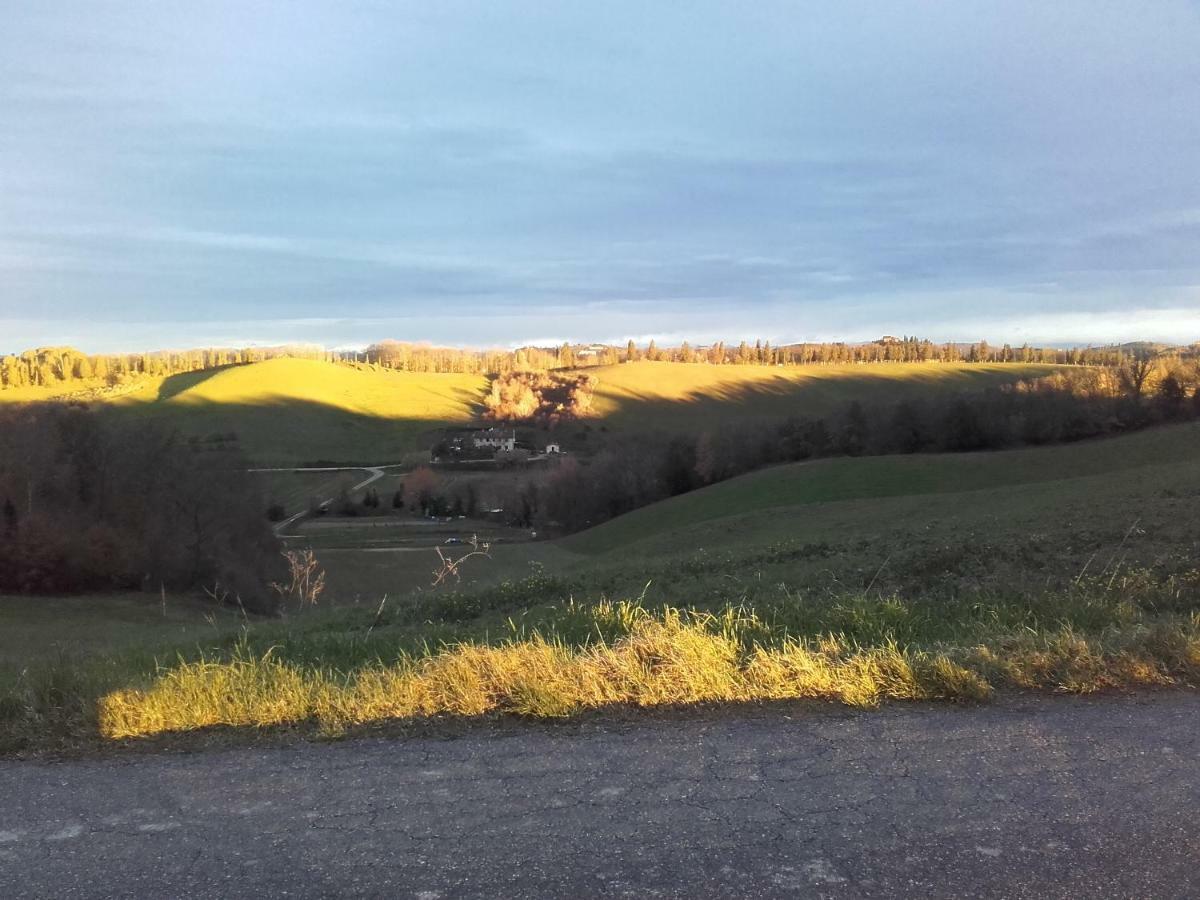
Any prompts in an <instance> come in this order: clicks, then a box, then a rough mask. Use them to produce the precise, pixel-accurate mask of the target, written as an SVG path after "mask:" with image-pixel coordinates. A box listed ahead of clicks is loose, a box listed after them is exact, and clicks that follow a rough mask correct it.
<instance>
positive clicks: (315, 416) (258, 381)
mask: <svg viewBox="0 0 1200 900" xmlns="http://www.w3.org/2000/svg"><path fill="white" fill-rule="evenodd" d="M486 385H487V381H486V379H485V378H483V377H482V376H477V375H439V374H415V373H407V372H393V371H384V370H375V369H356V368H353V367H350V366H346V365H339V364H334V363H326V362H318V361H315V360H306V359H290V358H281V359H273V360H268V361H267V362H261V363H253V364H251V365H244V366H231V367H227V368H223V369H215V370H211V371H206V372H193V373H188V374H185V375H176V376H172V377H170V378H167V379H164V380H161V381H158V382H152V383H148V384H146V385H145V386H143V387H142V388H141V389H139V390H138V391H136V392H134V393H131V394H128V395H125V396H122V397H118V398H116V399H115V400H114V401H113V403H112V406H113V409H114V411H122V412H128V413H135V414H139V415H148V416H154V417H157V418H161V419H162V420H163V421H164V422H167V423H169V424H171V425H175V426H178V427H179V428H180V430H181V431H183V432H184V433H185V434H187V435H194V436H196V437H199V438H218V437H220V436H222V435H229V434H236V435H237V439H238V443H239V444H240V446H241V447H242V449H243V450H245V451H246V452H247V453H248V454H249V455H250V456H251V457H252V458H253V459H254V460H255V461H257V462H260V463H263V464H279V465H295V464H301V463H306V462H308V463H312V462H319V461H327V462H384V461H396V460H400V459H401V458H403V456H404V455H405V454H406V453H409V452H414V451H416V450H423V449H425V448H426V446H427V443H428V442H427V441H426V440H425V438H424V437H423V435H425V434H426V433H427V432H429V431H430V430H431V429H434V428H436V427H438V426H441V425H445V424H449V423H455V422H465V421H468V420H470V419H471V418H472V417H473V416H474V415H475V414H476V405H477V404H478V402H479V400H480V398H481V397H482V394H483V391H484V389H485V388H486Z"/></svg>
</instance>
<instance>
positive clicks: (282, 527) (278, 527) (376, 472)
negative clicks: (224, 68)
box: [249, 465, 404, 535]
mask: <svg viewBox="0 0 1200 900" xmlns="http://www.w3.org/2000/svg"><path fill="white" fill-rule="evenodd" d="M402 468H404V466H403V465H388V466H317V467H308V468H294V467H293V468H285V469H250V470H249V471H251V472H370V473H371V474H370V475H369V476H368V477H367V478H366V479H365V480H364V481H360V482H359V483H358V484H356V485H354V486H352V487H351V488H349V491H350V493H351V494H353V493H354V492H355V491H361V490H362V489H363V488H365V487H367V486H369V485H372V484H374V483H375V482H376V481H378V480H379V479H380V478H382V477H383V475H384V472H383V470H384V469H402ZM333 499H334V498H333V497H327V498H323V499H322V500H321V502H322V503H332V502H333ZM306 515H308V510H306V509H305V510H301V511H300V512H298V513H296V514H295V515H294V516H289V517H288V518H286V519H284V520H283V521H282V522H277V523H276V524H275V534H277V535H282V534H283V533H284V532H285V531H287V529H288V526H290V525H292V524H294V523H295V522H297V521H299V520H300V519H303V518H304V517H305V516H306Z"/></svg>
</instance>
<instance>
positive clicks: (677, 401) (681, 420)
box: [584, 360, 1058, 433]
mask: <svg viewBox="0 0 1200 900" xmlns="http://www.w3.org/2000/svg"><path fill="white" fill-rule="evenodd" d="M1056 368H1058V367H1056V366H1050V365H1037V364H1016V363H1003V364H999V363H997V364H978V363H975V364H969V365H968V364H966V363H885V364H875V365H855V364H843V365H813V366H775V367H771V366H737V365H729V366H712V365H708V364H706V363H677V362H651V361H647V360H642V361H639V362H634V363H622V364H620V365H616V366H595V367H591V368H588V369H585V370H584V371H587V372H591V373H592V374H594V375H595V376H596V378H597V379H598V381H599V383H598V385H597V386H596V390H595V393H594V397H593V401H592V407H593V411H594V413H595V415H596V417H597V419H598V420H599V421H600V422H601V423H603V424H604V425H606V426H607V427H609V428H610V429H612V430H615V431H628V432H634V433H644V432H646V431H655V430H661V431H685V432H692V433H696V432H700V431H703V430H705V429H706V428H709V427H712V425H713V424H714V423H718V422H719V423H721V424H722V425H731V424H736V423H737V422H738V421H746V420H756V419H765V418H773V417H785V416H791V415H804V416H825V415H829V414H831V413H837V412H841V411H842V410H844V409H845V407H846V406H847V404H849V403H852V402H853V401H855V400H857V401H860V402H862V403H864V404H873V403H891V402H898V401H901V400H905V399H911V398H915V397H930V396H939V395H944V394H947V393H952V392H956V391H966V390H982V389H984V388H989V387H997V386H1000V385H1003V384H1010V383H1012V382H1013V381H1016V380H1018V379H1021V378H1037V377H1040V376H1043V375H1047V374H1050V373H1052V372H1054V371H1055V370H1056Z"/></svg>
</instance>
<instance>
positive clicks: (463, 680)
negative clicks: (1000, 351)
mask: <svg viewBox="0 0 1200 900" xmlns="http://www.w3.org/2000/svg"><path fill="white" fill-rule="evenodd" d="M618 613H620V614H624V615H626V616H628V617H629V619H628V622H627V626H628V628H627V631H626V633H624V634H622V635H621V636H619V637H616V638H611V639H610V638H606V637H602V636H598V637H597V638H596V639H595V640H592V641H590V642H587V643H584V644H582V645H580V644H571V643H567V642H565V641H563V640H561V639H559V638H555V637H546V636H542V635H540V634H533V635H530V636H526V637H521V638H513V639H508V640H505V641H503V642H501V643H498V644H495V645H488V644H483V643H475V642H472V643H463V644H457V645H452V646H447V647H443V648H441V649H438V650H434V651H432V652H430V653H428V654H426V655H421V656H406V657H404V658H403V659H401V660H399V661H397V662H395V663H392V664H383V663H381V662H379V661H377V660H376V661H373V662H366V663H365V664H364V665H363V666H362V667H360V668H358V669H355V670H352V671H348V670H335V669H325V668H320V667H306V666H303V665H299V664H296V663H293V662H288V661H286V660H284V659H281V658H278V657H276V656H275V655H274V654H272V653H270V652H268V653H264V654H262V655H253V654H250V653H248V652H247V651H246V650H245V648H242V649H240V650H239V651H238V652H237V653H236V654H235V655H234V656H233V658H231V659H228V660H224V661H221V660H203V659H202V660H198V661H193V662H181V663H179V664H178V665H176V666H173V667H171V668H168V669H164V670H162V671H160V672H159V673H157V674H156V675H155V677H154V678H153V679H152V680H151V682H150V684H149V685H148V686H146V687H142V688H131V689H123V690H116V691H112V692H110V693H108V694H107V695H105V696H104V697H103V698H102V699H101V700H100V705H99V729H100V732H101V734H102V735H103V736H105V737H107V738H130V737H139V736H145V735H152V734H158V733H162V732H173V731H188V730H192V729H198V728H205V727H210V726H216V725H226V726H256V727H257V726H272V725H296V724H305V723H307V724H316V725H318V726H320V727H321V728H323V729H326V730H335V731H336V730H339V729H343V728H345V727H348V726H353V725H363V724H368V723H372V722H378V721H381V720H387V719H412V718H424V717H430V716H438V715H451V716H481V715H487V714H493V713H511V714H518V715H525V716H535V717H560V716H567V715H571V714H574V713H578V712H581V711H585V710H594V709H601V708H604V707H609V706H614V705H631V706H637V707H655V706H677V705H686V704H696V703H714V702H716V703H721V702H723V703H735V702H736V703H744V702H755V701H773V700H794V699H812V700H824V701H832V702H837V703H843V704H846V705H849V706H853V707H860V708H870V707H874V706H877V705H879V704H880V703H882V702H886V701H895V700H901V701H903V700H951V701H979V700H985V699H987V698H988V697H989V696H991V694H992V692H993V690H994V689H995V688H996V687H999V686H1014V687H1023V688H1032V689H1052V690H1063V691H1075V692H1087V691H1093V690H1098V689H1101V688H1111V687H1122V686H1134V685H1143V684H1173V683H1179V682H1190V681H1194V680H1195V679H1196V677H1197V676H1198V675H1200V627H1198V626H1197V623H1196V621H1195V620H1193V619H1185V620H1179V621H1176V622H1173V623H1169V624H1168V623H1163V624H1160V625H1156V626H1154V627H1147V628H1141V629H1137V630H1136V631H1135V632H1134V633H1132V634H1128V635H1127V634H1122V633H1120V632H1114V633H1112V634H1109V635H1099V636H1083V635H1080V634H1076V633H1073V632H1071V631H1070V630H1060V631H1056V632H1053V633H1046V634H1041V635H1030V636H1012V637H1009V638H1007V639H1005V638H1000V639H998V640H996V641H995V642H993V643H992V644H991V645H980V646H976V647H941V648H934V649H928V650H924V649H914V648H902V647H900V646H898V645H896V644H895V643H885V644H882V645H879V646H873V647H864V646H859V645H856V644H853V643H850V642H848V641H846V640H845V639H844V638H839V637H836V636H827V637H824V638H819V639H811V638H810V639H800V638H785V639H783V640H780V641H776V642H775V643H773V644H771V645H767V644H764V643H760V642H757V641H749V642H747V641H746V640H744V638H745V637H746V633H747V632H754V633H758V632H761V629H762V623H761V622H760V621H759V620H757V619H756V618H755V617H754V616H752V615H749V616H747V615H744V614H742V615H740V616H724V617H723V616H715V615H710V614H695V613H687V612H681V611H679V610H674V609H667V610H665V611H662V612H659V613H651V612H647V611H642V610H638V609H637V608H636V607H632V606H629V605H626V606H625V607H624V609H623V610H617V609H614V608H613V607H609V608H608V610H607V611H606V614H607V615H610V616H611V615H613V614H618ZM601 630H603V623H601ZM597 633H598V634H599V632H597Z"/></svg>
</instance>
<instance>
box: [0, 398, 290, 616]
mask: <svg viewBox="0 0 1200 900" xmlns="http://www.w3.org/2000/svg"><path fill="white" fill-rule="evenodd" d="M262 509H263V499H262V496H261V493H260V491H259V488H258V484H257V483H256V482H255V481H254V480H253V478H252V476H250V475H249V474H248V473H247V472H246V463H245V460H244V459H242V458H241V457H240V456H239V455H237V454H235V453H232V452H222V453H200V452H197V451H196V450H194V449H193V448H191V447H190V446H189V445H188V444H187V442H185V441H183V440H181V439H180V438H179V437H178V436H177V435H176V434H174V433H172V432H169V431H166V430H163V429H161V428H159V427H157V426H154V425H151V424H142V423H139V424H130V423H117V422H115V421H112V420H111V419H109V418H106V417H102V416H100V415H98V414H96V413H94V412H91V411H89V410H87V409H85V408H83V407H81V406H77V405H64V404H40V405H29V406H14V407H9V408H7V409H3V410H0V592H3V591H12V592H19V593H71V592H78V591H87V590H99V589H146V588H148V589H153V590H158V589H159V586H160V585H161V586H163V587H165V588H169V589H183V588H190V587H197V586H204V587H213V586H215V585H217V584H220V585H221V586H222V590H223V591H228V592H229V596H230V598H231V599H232V598H233V597H235V596H238V597H240V598H241V599H242V602H243V603H244V604H245V605H246V607H247V608H252V609H256V610H260V611H267V610H270V609H272V608H273V606H274V601H273V599H272V597H271V595H270V592H269V590H268V588H267V585H268V584H269V583H270V581H271V580H272V579H273V578H275V577H276V576H278V575H279V574H280V573H279V572H278V570H277V565H278V564H279V559H280V557H279V553H278V550H279V547H278V542H277V540H276V538H275V536H274V534H273V533H272V531H271V528H270V526H269V525H268V524H267V523H266V522H265V521H264V520H263V516H262Z"/></svg>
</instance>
